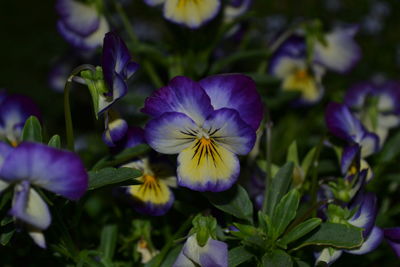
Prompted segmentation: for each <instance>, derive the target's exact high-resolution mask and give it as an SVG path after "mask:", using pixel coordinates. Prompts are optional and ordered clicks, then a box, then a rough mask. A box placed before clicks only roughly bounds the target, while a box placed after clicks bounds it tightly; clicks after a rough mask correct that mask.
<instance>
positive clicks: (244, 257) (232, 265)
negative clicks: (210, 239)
mask: <svg viewBox="0 0 400 267" xmlns="http://www.w3.org/2000/svg"><path fill="white" fill-rule="evenodd" d="M252 257H253V254H251V253H250V252H248V251H247V250H246V249H245V248H244V247H242V246H239V247H236V248H233V249H231V250H229V252H228V266H229V267H236V266H238V265H240V264H242V263H244V262H246V261H249V260H250V259H251V258H252Z"/></svg>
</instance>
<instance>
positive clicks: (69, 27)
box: [56, 0, 109, 50]
mask: <svg viewBox="0 0 400 267" xmlns="http://www.w3.org/2000/svg"><path fill="white" fill-rule="evenodd" d="M96 3H101V2H99V1H97V2H96ZM99 9H100V7H99V6H97V5H96V4H94V3H92V4H87V3H83V2H81V1H76V0H57V3H56V11H57V13H58V15H59V16H60V19H59V20H58V22H57V29H58V31H59V33H60V34H61V35H62V37H63V38H64V39H65V40H66V41H67V42H68V43H70V44H71V45H72V46H74V47H75V48H78V49H82V50H92V49H95V48H97V47H99V46H101V43H102V40H103V38H104V35H105V34H106V33H107V32H108V31H109V25H108V22H107V20H106V18H105V17H104V15H103V14H101V13H100V11H99Z"/></svg>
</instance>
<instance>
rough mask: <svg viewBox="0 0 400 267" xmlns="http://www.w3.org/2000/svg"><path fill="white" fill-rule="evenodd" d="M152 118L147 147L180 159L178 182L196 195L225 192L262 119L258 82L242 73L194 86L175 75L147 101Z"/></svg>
mask: <svg viewBox="0 0 400 267" xmlns="http://www.w3.org/2000/svg"><path fill="white" fill-rule="evenodd" d="M142 111H143V112H144V113H147V114H149V115H151V116H153V117H154V118H153V119H152V120H150V121H149V122H148V123H147V125H146V127H145V137H146V140H147V142H148V144H149V145H150V146H151V147H152V148H153V149H154V150H156V151H158V152H160V153H163V154H179V155H178V169H177V174H178V184H179V185H180V186H184V187H188V188H191V189H193V190H197V191H214V192H219V191H224V190H227V189H228V188H230V187H231V186H232V184H233V183H235V182H236V180H237V178H238V176H239V171H240V163H239V160H238V158H237V156H236V155H245V154H247V153H249V152H250V151H251V149H252V148H253V146H254V143H255V140H256V129H257V128H258V126H259V125H260V122H261V119H262V103H261V99H260V96H259V95H258V94H257V91H256V88H255V84H254V82H253V81H252V80H251V79H250V78H249V77H247V76H244V75H239V74H228V75H215V76H211V77H208V78H205V79H203V80H201V81H200V82H198V83H197V82H194V81H192V80H190V79H189V78H186V77H182V76H180V77H175V78H174V79H172V80H171V81H170V83H169V84H168V85H167V86H166V87H163V88H161V89H159V90H158V91H156V92H154V93H153V95H152V96H150V97H149V98H147V99H146V102H145V107H144V108H143V109H142Z"/></svg>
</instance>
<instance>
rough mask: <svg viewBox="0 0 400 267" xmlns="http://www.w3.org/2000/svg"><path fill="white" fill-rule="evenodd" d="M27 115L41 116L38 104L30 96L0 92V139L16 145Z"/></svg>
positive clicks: (19, 139) (19, 140)
mask: <svg viewBox="0 0 400 267" xmlns="http://www.w3.org/2000/svg"><path fill="white" fill-rule="evenodd" d="M29 116H35V117H37V118H39V119H40V117H41V116H40V111H39V108H38V106H37V105H36V104H35V103H34V102H33V101H32V100H31V99H30V98H28V97H26V96H22V95H12V94H11V95H10V94H7V93H6V92H5V91H1V92H0V140H2V141H7V142H9V143H10V144H11V145H13V146H17V145H18V143H19V142H21V134H22V129H23V128H24V125H25V121H26V120H27V119H28V118H29Z"/></svg>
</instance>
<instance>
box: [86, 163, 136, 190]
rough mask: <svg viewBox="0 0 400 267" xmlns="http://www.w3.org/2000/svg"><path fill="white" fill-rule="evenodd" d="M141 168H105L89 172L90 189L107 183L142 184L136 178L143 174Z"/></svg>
mask: <svg viewBox="0 0 400 267" xmlns="http://www.w3.org/2000/svg"><path fill="white" fill-rule="evenodd" d="M141 175H142V174H141V172H140V171H139V170H135V169H132V168H118V169H116V168H105V169H101V170H99V171H90V172H89V188H88V189H89V190H94V189H97V188H100V187H103V186H107V185H114V186H116V185H122V184H123V185H134V184H140V182H139V181H137V180H135V179H134V178H136V177H139V176H141Z"/></svg>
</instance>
